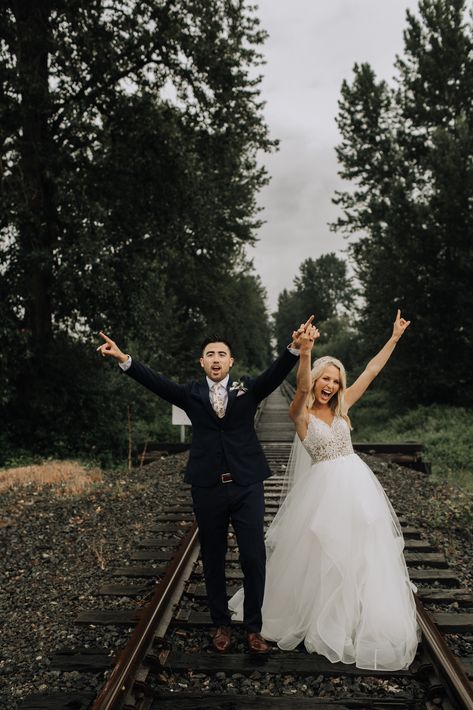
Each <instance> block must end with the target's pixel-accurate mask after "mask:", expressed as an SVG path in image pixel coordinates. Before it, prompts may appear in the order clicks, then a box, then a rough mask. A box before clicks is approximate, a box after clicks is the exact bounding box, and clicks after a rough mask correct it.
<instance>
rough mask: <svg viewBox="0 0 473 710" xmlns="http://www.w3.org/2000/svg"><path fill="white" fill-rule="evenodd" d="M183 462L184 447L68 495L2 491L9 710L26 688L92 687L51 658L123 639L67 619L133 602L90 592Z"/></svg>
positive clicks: (167, 491)
mask: <svg viewBox="0 0 473 710" xmlns="http://www.w3.org/2000/svg"><path fill="white" fill-rule="evenodd" d="M186 460H187V454H186V453H184V454H177V455H175V456H170V457H168V458H163V459H161V460H159V461H157V462H154V463H152V464H150V465H148V466H146V467H144V468H143V469H141V470H140V469H135V470H133V471H131V472H127V471H123V470H120V471H105V472H103V480H102V481H100V482H96V483H94V484H93V486H92V487H91V488H89V489H88V490H87V491H85V492H83V493H81V494H77V495H73V496H71V495H65V492H64V488H63V486H62V485H61V484H54V485H47V486H44V487H43V488H40V489H37V488H36V487H35V486H33V485H26V486H21V487H20V486H19V487H15V488H12V489H9V490H6V491H3V492H2V495H1V499H0V547H1V549H2V550H5V552H4V553H3V554H2V557H3V559H2V563H1V569H0V588H1V597H0V600H1V601H0V608H1V612H2V613H1V615H2V622H3V624H4V626H3V631H2V654H1V658H0V707H2V708H8V710H15V708H17V706H18V703H19V701H20V700H21V699H23V698H24V697H26V696H28V695H31V694H32V693H46V692H47V693H52V692H60V691H62V692H73V691H76V692H87V691H94V690H95V689H96V687H97V683H98V679H97V677H96V676H95V675H93V674H87V676H84V675H83V674H79V673H76V672H74V671H73V672H71V673H62V672H60V671H57V670H52V669H51V668H50V667H49V664H50V658H51V655H52V654H53V653H54V652H55V651H57V650H58V649H60V648H72V647H88V646H93V647H101V648H103V649H107V650H108V651H109V652H110V654H111V653H113V651H114V650H115V649H116V648H117V646H119V645H121V644H123V643H124V642H125V641H126V639H127V638H128V636H129V629H127V628H117V627H112V626H104V627H96V628H95V629H93V628H90V627H89V626H78V625H76V624H74V619H75V617H76V616H77V614H78V612H79V610H80V609H88V608H100V607H103V608H119V607H126V608H130V607H134V606H140V605H141V604H142V600H141V599H140V598H138V599H128V598H120V597H119V598H102V597H100V596H96V594H97V590H98V589H99V587H100V586H101V585H102V584H104V583H107V582H112V581H116V579H113V578H112V575H111V571H112V570H113V568H115V567H117V566H122V565H126V564H129V563H130V560H129V553H130V552H131V551H132V550H133V549H134V548H135V549H136V543H137V540H139V539H140V538H142V537H143V536H144V535H145V533H147V528H148V526H149V525H151V524H152V523H153V522H154V521H155V518H156V514H157V513H159V511H160V510H161V509H162V508H163V506H165V505H172V504H174V503H175V502H176V498H177V496H179V494H180V493H182V492H183V490H184V488H183V483H182V469H183V467H184V465H185V462H186ZM185 489H188V487H187V486H186V487H185ZM84 678H87V681H86V682H87V683H88V684H89V685H88V686H87V687H84Z"/></svg>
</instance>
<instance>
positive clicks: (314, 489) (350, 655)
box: [230, 311, 418, 670]
mask: <svg viewBox="0 0 473 710" xmlns="http://www.w3.org/2000/svg"><path fill="white" fill-rule="evenodd" d="M409 323H410V321H406V320H404V318H402V317H401V314H400V311H398V312H397V316H396V320H395V322H394V326H393V332H392V335H391V337H390V339H389V340H388V342H387V343H386V344H385V345H384V347H383V348H382V349H381V351H380V352H379V353H378V354H377V355H376V356H375V357H374V358H373V359H372V360H371V361H370V362H369V363H368V365H367V367H366V369H365V370H364V372H363V373H362V374H361V375H360V376H359V377H358V379H357V380H356V381H355V382H354V383H353V384H352V385H351V386H350V387H348V388H347V386H346V375H345V369H344V367H343V365H342V363H341V362H340V361H339V360H337V359H335V358H333V357H330V356H325V357H321V358H319V359H318V360H316V361H315V363H314V366H313V368H312V371H311V367H310V363H311V351H312V347H313V345H314V342H315V340H316V339H317V338H318V337H319V331H318V330H317V328H315V326H312V325H311V326H309V327H308V328H307V330H306V332H305V334H304V336H303V344H302V346H301V349H300V363H299V369H298V373H297V389H296V393H295V396H294V400H293V402H292V403H291V405H290V408H289V413H290V416H291V418H292V419H293V421H294V423H295V428H296V437H295V440H294V445H293V450H292V453H291V460H290V463H289V467H288V468H289V469H290V470H291V474H290V477H291V480H290V481H289V488H288V491H287V495H286V497H285V499H284V502H283V503H282V505H281V507H280V509H279V511H278V513H277V515H276V516H275V518H274V520H273V522H272V523H271V525H270V527H269V529H268V532H267V535H266V545H267V549H268V562H267V569H266V591H265V596H264V602H263V609H262V613H263V628H262V631H261V634H262V636H264V638H266V639H268V640H271V641H276V642H277V644H278V646H279V647H280V648H281V649H283V650H292V649H294V648H295V647H296V646H298V644H299V643H301V642H302V641H303V642H304V645H305V647H306V649H307V651H309V652H310V653H320V654H323V655H324V656H326V657H327V658H328V659H329V660H330V661H332V662H336V661H342V662H343V663H355V664H356V666H357V667H358V668H364V669H373V670H399V669H402V668H407V667H408V666H409V665H410V664H411V662H412V660H413V658H414V656H415V653H416V648H417V643H418V631H417V624H416V612H415V603H414V598H413V592H412V585H411V583H410V581H409V576H408V572H407V568H406V563H405V561H404V556H403V552H402V551H403V547H404V541H403V537H402V533H401V528H400V525H399V521H398V520H397V518H396V514H395V513H394V510H393V509H392V506H391V504H390V502H389V500H388V498H387V497H386V494H385V493H384V491H383V489H382V487H381V485H380V483H379V482H378V480H377V479H376V477H375V475H374V474H373V473H372V471H371V469H370V468H369V467H368V466H367V465H366V464H365V463H364V462H363V461H362V460H361V459H360V458H359V457H358V456H357V455H356V454H355V453H354V451H353V447H352V444H351V438H350V428H351V426H350V420H349V418H348V410H349V409H350V407H351V406H352V405H353V404H354V403H355V402H356V401H357V400H358V399H359V398H360V397H361V396H362V395H363V393H364V392H365V391H366V389H367V387H368V386H369V385H370V383H371V382H372V381H373V380H374V378H375V377H376V375H377V374H378V373H379V372H380V370H381V369H382V368H383V367H384V365H385V364H386V362H387V361H388V359H389V358H390V356H391V354H392V352H393V351H394V348H395V347H396V343H397V342H398V340H399V338H400V337H401V336H402V335H403V333H404V331H405V330H406V328H407V327H408V326H409ZM241 604H242V592H241V591H239V592H237V594H236V595H235V596H234V597H233V598H232V599H231V600H230V608H231V609H232V610H233V611H235V612H236V613H237V614H238V612H239V609H240V608H241Z"/></svg>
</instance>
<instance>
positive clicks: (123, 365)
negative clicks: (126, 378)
mask: <svg viewBox="0 0 473 710" xmlns="http://www.w3.org/2000/svg"><path fill="white" fill-rule="evenodd" d="M118 367H119V368H120V370H123V372H126V371H127V370H128V368H129V367H131V356H130V355H128V360H125V362H119V363H118Z"/></svg>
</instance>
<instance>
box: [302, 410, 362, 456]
mask: <svg viewBox="0 0 473 710" xmlns="http://www.w3.org/2000/svg"><path fill="white" fill-rule="evenodd" d="M302 444H303V446H304V447H305V449H306V450H307V452H308V454H309V456H310V458H311V459H312V462H313V463H318V462H319V461H331V460H333V459H338V458H340V456H349V455H350V454H353V453H354V451H353V446H352V443H351V436H350V429H349V426H348V424H347V422H346V421H345V419H344V418H343V417H338V416H337V417H335V419H334V420H333V422H332V425H331V426H330V425H329V424H326V423H325V422H323V421H322V420H321V419H319V418H318V417H316V416H314V415H313V414H310V415H309V424H308V427H307V434H306V437H305V439H304V441H303V442H302Z"/></svg>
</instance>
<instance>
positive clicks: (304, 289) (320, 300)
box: [273, 253, 354, 350]
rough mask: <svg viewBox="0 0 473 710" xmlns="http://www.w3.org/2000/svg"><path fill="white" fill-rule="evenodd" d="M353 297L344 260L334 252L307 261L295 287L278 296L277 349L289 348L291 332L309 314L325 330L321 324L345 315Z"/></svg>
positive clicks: (295, 280)
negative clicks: (312, 315) (313, 316)
mask: <svg viewBox="0 0 473 710" xmlns="http://www.w3.org/2000/svg"><path fill="white" fill-rule="evenodd" d="M353 298H354V290H353V287H352V285H351V283H350V281H349V279H348V277H347V269H346V263H345V262H344V261H343V260H342V259H340V258H339V257H337V256H336V255H335V254H333V253H330V254H323V255H322V256H320V257H319V258H318V259H311V258H308V259H305V261H303V262H302V264H301V265H300V267H299V274H298V275H297V276H296V277H295V278H294V288H293V289H292V290H291V291H287V290H286V289H284V290H283V291H282V292H281V293H280V294H279V298H278V310H277V311H276V313H274V314H273V319H274V333H275V337H276V342H277V345H278V350H281V349H282V348H283V347H285V345H287V343H288V338H290V335H291V333H292V331H293V330H294V329H295V328H297V327H298V326H299V324H300V323H301V322H304V321H305V319H306V318H307V317H308V316H309V315H311V314H314V315H315V322H316V323H317V325H318V326H319V327H320V328H321V331H322V330H323V326H322V324H323V323H324V322H325V321H327V320H328V319H330V318H333V317H336V316H337V315H342V314H343V313H344V312H346V311H347V310H348V309H349V308H350V306H351V305H352V302H353Z"/></svg>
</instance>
